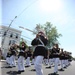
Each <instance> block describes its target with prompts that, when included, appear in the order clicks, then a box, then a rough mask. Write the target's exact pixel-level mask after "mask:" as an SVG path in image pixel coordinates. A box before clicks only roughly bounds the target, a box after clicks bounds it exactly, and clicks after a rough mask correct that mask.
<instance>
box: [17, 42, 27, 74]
mask: <svg viewBox="0 0 75 75" xmlns="http://www.w3.org/2000/svg"><path fill="white" fill-rule="evenodd" d="M19 48H20V52H19V55H18V57H19V58H18V62H17V63H18V72H17V74H21V72H24V71H25V66H24V59H25V50H26V44H25V43H24V42H22V45H21V46H20V47H19Z"/></svg>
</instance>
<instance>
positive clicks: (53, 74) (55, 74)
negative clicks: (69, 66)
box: [51, 72, 59, 75]
mask: <svg viewBox="0 0 75 75" xmlns="http://www.w3.org/2000/svg"><path fill="white" fill-rule="evenodd" d="M51 75H59V74H57V72H54V73H52V74H51Z"/></svg>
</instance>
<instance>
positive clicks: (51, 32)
mask: <svg viewBox="0 0 75 75" xmlns="http://www.w3.org/2000/svg"><path fill="white" fill-rule="evenodd" d="M41 29H42V30H44V31H45V34H46V36H47V37H48V45H47V46H48V47H50V48H51V47H52V46H53V45H54V44H55V43H58V44H59V41H58V38H59V37H60V36H62V35H61V34H60V33H58V31H57V29H56V26H53V25H52V24H51V23H50V22H46V23H45V24H44V25H41V24H37V25H36V27H35V29H34V32H36V33H37V32H38V31H39V30H41Z"/></svg>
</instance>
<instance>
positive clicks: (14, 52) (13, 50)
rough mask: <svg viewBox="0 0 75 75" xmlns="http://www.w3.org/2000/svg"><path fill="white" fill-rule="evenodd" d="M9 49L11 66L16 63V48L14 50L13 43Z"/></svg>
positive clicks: (14, 65)
mask: <svg viewBox="0 0 75 75" xmlns="http://www.w3.org/2000/svg"><path fill="white" fill-rule="evenodd" d="M10 51H11V56H10V66H9V67H10V68H12V67H16V63H15V56H16V50H15V45H14V44H13V45H12V46H11V47H10Z"/></svg>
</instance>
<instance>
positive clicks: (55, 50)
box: [52, 44, 60, 75]
mask: <svg viewBox="0 0 75 75" xmlns="http://www.w3.org/2000/svg"><path fill="white" fill-rule="evenodd" d="M52 54H53V58H54V73H53V75H56V74H57V72H58V62H59V54H60V50H59V47H58V44H54V46H53V48H52Z"/></svg>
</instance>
